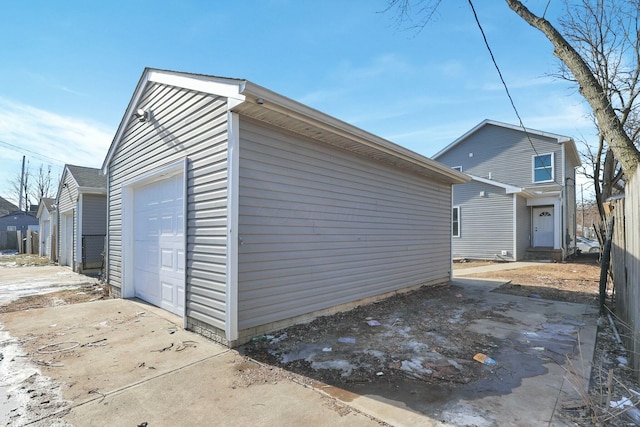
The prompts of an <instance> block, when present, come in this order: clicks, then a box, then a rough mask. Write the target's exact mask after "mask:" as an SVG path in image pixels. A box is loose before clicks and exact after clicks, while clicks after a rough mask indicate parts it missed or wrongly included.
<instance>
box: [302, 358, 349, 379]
mask: <svg viewBox="0 0 640 427" xmlns="http://www.w3.org/2000/svg"><path fill="white" fill-rule="evenodd" d="M311 367H312V368H313V369H316V370H318V369H336V370H339V371H342V374H340V375H341V376H343V377H348V376H349V375H351V372H353V370H354V369H355V368H356V367H355V365H353V364H352V363H350V362H349V361H347V360H325V361H323V362H311Z"/></svg>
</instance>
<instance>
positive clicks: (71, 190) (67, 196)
mask: <svg viewBox="0 0 640 427" xmlns="http://www.w3.org/2000/svg"><path fill="white" fill-rule="evenodd" d="M77 200H78V186H77V184H76V182H75V180H74V179H73V177H72V176H71V174H69V173H65V175H64V179H63V182H62V188H61V189H60V194H59V195H58V199H57V200H56V203H57V206H58V215H60V222H62V215H68V214H71V215H73V230H66V226H65V227H60V230H61V231H66V232H68V233H71V235H72V238H71V241H70V242H68V243H69V244H70V245H71V247H68V245H67V244H66V243H63V242H62V239H64V238H65V235H64V234H63V233H58V238H57V239H58V247H59V248H60V249H61V250H65V251H66V253H67V254H68V255H65V256H64V257H63V258H65V259H64V261H65V263H64V265H68V266H70V267H71V268H73V270H74V271H75V270H76V266H75V265H74V260H75V259H76V245H77V240H76V239H77V236H76V234H77V233H76V230H78V223H77V221H78V215H76V213H77V212H76V208H77ZM63 229H64V230H63ZM61 261H63V260H61Z"/></svg>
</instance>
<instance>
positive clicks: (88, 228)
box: [82, 194, 107, 235]
mask: <svg viewBox="0 0 640 427" xmlns="http://www.w3.org/2000/svg"><path fill="white" fill-rule="evenodd" d="M106 230H107V197H106V196H105V195H101V194H100V195H98V194H84V195H83V196H82V234H92V235H100V234H105V233H106Z"/></svg>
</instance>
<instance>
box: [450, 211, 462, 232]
mask: <svg viewBox="0 0 640 427" xmlns="http://www.w3.org/2000/svg"><path fill="white" fill-rule="evenodd" d="M451 235H452V236H453V237H460V206H454V207H453V209H452V211H451Z"/></svg>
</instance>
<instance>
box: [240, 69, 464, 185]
mask: <svg viewBox="0 0 640 427" xmlns="http://www.w3.org/2000/svg"><path fill="white" fill-rule="evenodd" d="M242 94H243V95H245V101H244V102H242V103H240V104H238V105H236V106H234V107H233V108H232V111H234V112H236V113H238V114H240V115H244V116H246V117H251V118H253V119H256V120H259V121H262V122H266V123H270V124H272V125H276V126H279V127H282V128H285V129H288V130H291V131H293V132H296V133H300V134H303V135H305V136H308V137H310V138H313V139H315V140H320V141H323V142H326V143H328V144H331V145H335V146H338V147H340V148H343V149H346V150H349V151H352V152H355V153H357V154H359V155H363V156H366V157H370V158H373V159H375V160H378V161H382V162H385V163H388V164H392V165H394V166H396V167H398V168H401V169H408V170H411V171H413V172H416V173H419V174H421V175H426V176H429V177H431V178H434V179H437V180H439V181H445V182H449V183H451V184H462V183H465V182H468V181H470V180H471V178H470V177H469V176H468V175H466V174H464V173H462V172H458V171H456V170H454V169H451V168H450V167H449V166H446V165H444V164H442V163H439V162H436V161H435V160H432V159H430V158H428V157H425V156H422V155H420V154H418V153H415V152H413V151H411V150H408V149H406V148H404V147H402V146H400V145H397V144H395V143H393V142H391V141H389V140H386V139H384V138H381V137H379V136H376V135H374V134H372V133H369V132H367V131H365V130H362V129H360V128H357V127H355V126H353V125H351V124H349V123H346V122H344V121H341V120H339V119H336V118H335V117H332V116H329V115H327V114H325V113H322V112H320V111H318V110H315V109H313V108H311V107H308V106H306V105H304V104H301V103H299V102H297V101H294V100H292V99H290V98H287V97H285V96H282V95H280V94H277V93H275V92H273V91H271V90H269V89H266V88H264V87H262V86H259V85H256V84H254V83H251V82H249V81H247V82H246V84H245V87H244V90H243V92H242Z"/></svg>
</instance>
